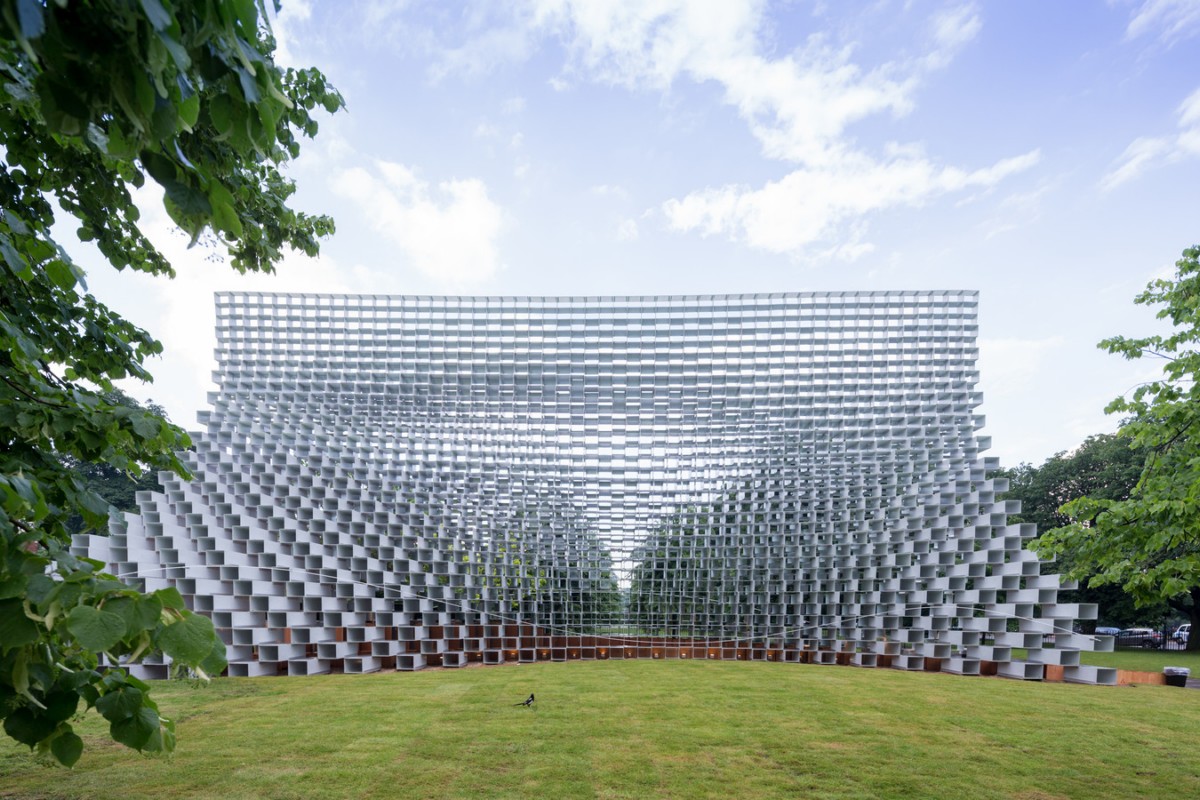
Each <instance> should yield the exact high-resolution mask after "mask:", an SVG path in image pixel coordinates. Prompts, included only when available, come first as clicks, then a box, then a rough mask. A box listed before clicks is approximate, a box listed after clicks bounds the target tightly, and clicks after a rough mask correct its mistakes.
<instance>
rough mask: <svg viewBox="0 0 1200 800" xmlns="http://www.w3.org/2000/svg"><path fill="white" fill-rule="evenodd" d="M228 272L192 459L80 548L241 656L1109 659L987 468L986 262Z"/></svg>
mask: <svg viewBox="0 0 1200 800" xmlns="http://www.w3.org/2000/svg"><path fill="white" fill-rule="evenodd" d="M216 302H217V328H218V330H217V333H218V352H217V358H218V362H219V371H218V373H217V383H218V384H219V385H220V387H221V389H220V391H219V392H217V393H216V394H215V395H213V396H211V398H210V399H211V405H212V410H211V411H209V412H207V413H205V414H202V415H201V422H202V424H204V425H206V429H205V430H204V431H203V432H202V433H201V434H200V435H199V436H197V437H195V438H196V449H195V452H194V453H192V454H190V463H191V466H192V469H193V470H194V473H195V478H194V480H193V481H191V482H187V483H185V482H183V481H180V480H179V479H178V478H175V477H173V476H172V477H170V478H169V479H168V480H166V482H165V484H164V485H165V487H166V491H165V492H164V493H162V494H143V495H141V496H139V505H140V507H141V515H140V516H131V515H127V516H126V517H125V519H124V520H123V521H121V522H120V523H115V524H114V526H113V531H112V535H111V536H110V537H109V538H108V539H102V538H92V539H89V540H81V543H80V549H81V550H83V549H87V550H88V551H89V554H90V555H92V556H93V557H96V558H100V559H103V560H106V561H108V562H109V563H110V564H111V565H112V567H113V569H114V570H115V571H116V572H117V573H119V574H126V575H132V574H136V575H138V576H140V577H141V579H142V580H143V581H144V582H145V584H146V586H147V588H149V589H154V588H160V587H162V586H166V585H172V586H175V587H177V588H178V589H179V590H180V591H181V592H182V593H183V594H184V595H185V597H187V598H189V600H190V601H191V602H192V603H193V605H194V607H195V608H196V609H197V610H199V611H203V612H206V613H208V614H210V615H211V616H212V618H213V621H214V622H215V623H216V626H217V628H218V629H219V630H220V631H221V634H222V636H223V637H224V638H225V640H226V643H227V645H228V646H229V660H230V668H229V669H230V673H231V674H235V675H259V674H278V673H281V672H284V673H290V674H310V673H317V672H327V671H338V670H344V671H346V672H358V671H369V670H375V669H381V668H393V667H394V668H399V669H419V668H421V667H423V666H429V665H440V666H462V665H465V664H469V663H473V662H480V663H485V664H496V663H503V662H511V661H519V662H529V661H538V660H566V659H572V658H596V659H604V658H629V657H644V658H675V657H680V658H734V659H736V658H743V659H763V660H777V661H805V662H817V663H835V662H837V663H854V664H858V665H861V666H878V665H887V666H891V667H900V668H907V669H922V668H929V667H930V666H932V665H933V664H937V665H938V666H940V668H941V669H943V670H948V671H955V672H963V673H974V672H978V671H980V669H981V668H982V669H984V670H989V669H990V668H991V667H992V665H995V668H996V669H997V670H998V671H999V672H1000V673H1001V674H1004V675H1008V676H1011V677H1019V678H1042V677H1043V676H1044V674H1045V667H1046V665H1053V666H1056V667H1062V674H1063V676H1064V677H1065V678H1066V679H1068V680H1078V681H1086V682H1095V681H1100V682H1108V681H1110V680H1112V678H1113V675H1112V674H1111V671H1109V670H1098V669H1096V668H1092V667H1081V666H1079V661H1078V659H1079V651H1080V650H1083V649H1092V640H1091V638H1090V637H1084V636H1078V635H1074V634H1072V633H1071V632H1070V631H1071V626H1072V622H1073V621H1074V620H1075V619H1077V618H1094V616H1095V608H1094V607H1089V606H1080V605H1075V604H1069V603H1059V602H1058V592H1059V590H1060V589H1061V588H1064V587H1063V585H1062V584H1061V583H1060V580H1059V577H1058V576H1057V575H1053V574H1043V573H1044V572H1046V569H1045V565H1044V564H1042V563H1041V562H1039V561H1038V560H1037V558H1036V557H1035V556H1034V555H1033V554H1032V553H1030V552H1029V551H1027V550H1024V549H1023V547H1022V545H1023V543H1024V542H1025V540H1027V539H1028V538H1030V537H1031V536H1032V535H1034V533H1035V532H1034V530H1033V529H1032V526H1028V525H1021V526H1018V525H1009V524H1007V515H1008V514H1009V513H1013V512H1015V511H1016V510H1017V509H1016V508H1015V507H1014V506H1013V504H1006V503H1005V502H1003V501H1001V502H997V501H996V499H995V495H996V492H997V491H1002V490H1003V488H1004V487H1003V486H1000V485H998V482H996V481H993V480H991V479H989V478H988V477H987V471H988V469H989V467H990V466H992V465H989V464H988V463H987V462H986V461H985V460H983V459H981V457H980V451H981V450H983V449H984V448H986V446H987V442H986V439H984V438H981V437H978V436H976V434H975V431H976V430H977V429H978V428H979V427H980V426H981V425H982V417H978V416H976V415H975V410H976V408H977V406H978V405H979V403H980V395H979V394H978V392H976V390H975V386H976V382H977V380H978V374H977V372H976V368H975V360H976V353H977V351H976V333H977V319H976V309H977V295H976V293H974V292H958V291H953V292H952V291H946V292H937V291H930V292H847V293H820V294H770V295H734V296H704V297H613V298H522V297H506V298H466V297H384V296H317V295H289V294H218V295H217V299H216ZM1066 588H1070V587H1066ZM1051 634H1053V642H1054V646H1053V647H1049V646H1047V644H1048V642H1049V639H1048V638H1047V637H1048V635H1051ZM1017 647H1019V648H1026V649H1027V650H1028V656H1027V659H1026V660H1024V661H1018V660H1014V659H1013V658H1012V649H1013V648H1017ZM142 669H143V670H144V671H145V673H147V674H151V675H153V674H157V673H158V672H160V671H161V670H163V669H164V668H163V667H161V666H159V665H154V664H149V665H146V666H144V667H143V668H142Z"/></svg>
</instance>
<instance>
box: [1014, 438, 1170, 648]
mask: <svg viewBox="0 0 1200 800" xmlns="http://www.w3.org/2000/svg"><path fill="white" fill-rule="evenodd" d="M1145 461H1146V450H1145V449H1144V448H1140V447H1134V446H1132V443H1131V442H1130V441H1129V439H1128V438H1126V437H1124V436H1122V435H1121V434H1099V435H1096V436H1089V437H1088V438H1087V439H1086V440H1085V441H1084V443H1083V444H1082V445H1080V446H1079V447H1078V448H1076V449H1075V450H1074V451H1072V452H1069V453H1068V452H1062V453H1056V454H1055V455H1053V456H1051V457H1050V458H1048V459H1046V461H1045V462H1044V463H1043V464H1042V465H1041V466H1040V467H1035V466H1033V465H1031V464H1021V465H1019V466H1017V467H1016V468H1014V469H1001V470H999V471H997V472H996V477H1002V478H1007V479H1008V480H1009V488H1008V490H1007V491H1006V492H1005V493H1004V495H1003V497H1004V498H1005V499H1013V500H1020V501H1021V513H1020V514H1017V515H1014V516H1013V517H1012V518H1011V521H1012V522H1032V523H1034V524H1035V525H1037V527H1038V530H1039V531H1042V532H1046V531H1050V530H1053V529H1055V528H1060V527H1062V526H1064V525H1068V524H1070V522H1071V518H1070V517H1068V516H1067V515H1065V514H1063V513H1062V512H1060V511H1059V509H1060V508H1062V506H1063V505H1065V504H1066V503H1068V502H1070V501H1072V500H1075V499H1077V498H1080V497H1093V498H1098V499H1104V500H1125V499H1127V498H1128V497H1129V495H1130V493H1131V492H1132V491H1133V488H1134V486H1136V485H1137V482H1138V478H1140V477H1141V474H1142V466H1143V465H1144V464H1145ZM1085 566H1086V565H1085ZM1074 567H1075V563H1074V559H1073V558H1072V555H1071V553H1069V552H1068V553H1063V554H1060V556H1059V561H1058V564H1057V570H1058V571H1067V572H1070V571H1072V570H1073V568H1074ZM1091 577H1092V576H1091V575H1090V574H1087V575H1084V576H1081V577H1080V579H1079V580H1080V583H1079V586H1080V588H1079V589H1078V590H1077V591H1076V592H1075V593H1074V595H1073V596H1071V597H1069V598H1068V597H1067V596H1066V595H1060V599H1061V600H1062V602H1081V603H1095V604H1096V605H1097V606H1099V609H1100V614H1099V620H1097V621H1090V620H1088V621H1084V622H1083V623H1082V624H1083V626H1084V630H1085V631H1087V632H1088V633H1090V632H1091V629H1092V628H1093V627H1094V626H1095V625H1096V624H1097V622H1099V623H1100V624H1104V625H1115V626H1117V627H1120V628H1129V627H1133V626H1135V625H1140V624H1142V623H1144V622H1154V623H1157V622H1159V621H1161V619H1162V618H1163V616H1164V614H1165V612H1166V603H1165V602H1163V601H1161V600H1159V601H1157V602H1155V603H1153V604H1151V605H1148V606H1143V607H1141V608H1139V607H1136V605H1135V603H1134V601H1133V598H1132V597H1130V596H1129V595H1128V594H1126V593H1125V591H1124V590H1123V589H1122V588H1121V587H1120V586H1119V585H1116V584H1112V583H1109V584H1105V585H1100V586H1093V585H1091V583H1090V579H1091Z"/></svg>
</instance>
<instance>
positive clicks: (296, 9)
mask: <svg viewBox="0 0 1200 800" xmlns="http://www.w3.org/2000/svg"><path fill="white" fill-rule="evenodd" d="M311 16H312V5H311V4H310V3H309V2H308V0H290V2H288V3H287V5H285V6H283V7H281V8H280V9H279V11H278V13H274V9H272V12H271V13H269V16H268V19H269V20H270V22H271V32H272V34H274V36H275V55H274V61H275V63H276V64H277V65H279V66H281V67H303V66H308V65H307V64H302V63H300V61H298V60H297V58H296V55H295V53H293V52H292V48H291V45H292V40H293V38H294V37H293V34H292V31H293V28H294V27H295V26H297V24H303V23H305V22H307V21H308V19H309V18H310V17H311Z"/></svg>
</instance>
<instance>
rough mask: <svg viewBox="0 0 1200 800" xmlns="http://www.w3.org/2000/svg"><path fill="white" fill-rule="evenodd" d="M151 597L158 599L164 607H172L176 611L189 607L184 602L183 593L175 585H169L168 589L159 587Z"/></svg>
mask: <svg viewBox="0 0 1200 800" xmlns="http://www.w3.org/2000/svg"><path fill="white" fill-rule="evenodd" d="M151 597H153V598H155V599H156V600H158V602H159V603H161V604H162V607H163V608H172V609H174V610H176V611H183V610H184V609H186V608H187V604H186V603H184V602H183V595H181V594H180V593H179V590H178V589H176V588H175V587H174V586H169V587H167V588H166V589H159V590H158V591H156V592H155V593H154V594H152V595H151Z"/></svg>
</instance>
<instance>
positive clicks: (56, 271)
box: [46, 261, 75, 290]
mask: <svg viewBox="0 0 1200 800" xmlns="http://www.w3.org/2000/svg"><path fill="white" fill-rule="evenodd" d="M46 275H48V276H49V278H50V280H51V281H52V282H53V283H54V285H55V286H57V287H59V288H60V289H68V290H69V289H74V288H75V273H74V271H72V269H71V267H70V265H69V264H67V263H66V262H65V261H51V262H50V263H48V264H47V265H46Z"/></svg>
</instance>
